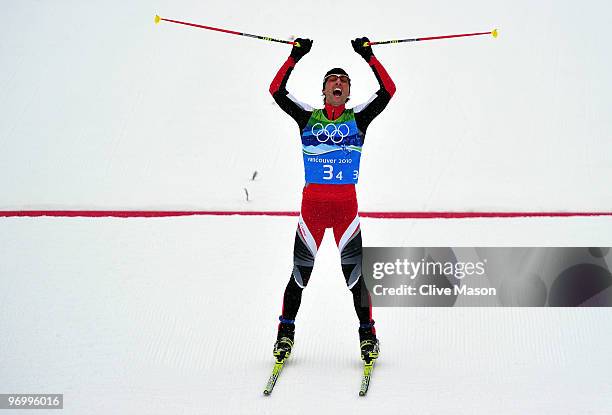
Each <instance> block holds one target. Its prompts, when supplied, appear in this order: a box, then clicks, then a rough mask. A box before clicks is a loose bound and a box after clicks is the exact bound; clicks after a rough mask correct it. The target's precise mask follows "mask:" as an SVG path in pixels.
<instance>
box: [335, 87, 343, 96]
mask: <svg viewBox="0 0 612 415" xmlns="http://www.w3.org/2000/svg"><path fill="white" fill-rule="evenodd" d="M333 94H334V96H335V97H339V96H341V95H342V89H340V88H336V89H334V92H333Z"/></svg>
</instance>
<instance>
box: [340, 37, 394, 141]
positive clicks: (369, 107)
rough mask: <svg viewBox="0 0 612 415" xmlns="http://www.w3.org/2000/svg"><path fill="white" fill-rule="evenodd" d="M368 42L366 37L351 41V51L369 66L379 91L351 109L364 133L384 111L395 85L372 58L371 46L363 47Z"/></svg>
mask: <svg viewBox="0 0 612 415" xmlns="http://www.w3.org/2000/svg"><path fill="white" fill-rule="evenodd" d="M369 41H370V40H369V39H368V38H367V37H362V38H357V39H355V40H352V41H351V44H352V45H353V49H354V50H355V52H357V53H358V54H359V55H361V57H362V58H363V59H364V60H365V61H366V62H367V63H368V65H370V68H372V71H373V72H374V76H376V79H377V80H378V85H379V89H378V91H376V93H375V94H374V95H372V97H371V98H370V99H369V100H368V101H367V102H365V103H363V104H361V105H358V106H356V107H355V108H353V110H354V111H355V118H356V120H357V124H358V125H359V128H360V129H361V130H362V131H363V132H364V133H365V131H366V129H367V128H368V125H370V123H371V122H372V120H373V119H374V118H376V116H377V115H378V114H380V113H381V112H382V110H384V109H385V107H386V106H387V104H388V103H389V101H390V100H391V97H392V96H393V95H394V94H395V83H393V80H392V79H391V77H390V76H389V74H388V73H387V70H386V69H385V68H384V67H383V66H382V64H381V63H380V61H379V60H378V59H377V58H376V56H374V52H373V51H372V47H371V46H364V43H365V42H369Z"/></svg>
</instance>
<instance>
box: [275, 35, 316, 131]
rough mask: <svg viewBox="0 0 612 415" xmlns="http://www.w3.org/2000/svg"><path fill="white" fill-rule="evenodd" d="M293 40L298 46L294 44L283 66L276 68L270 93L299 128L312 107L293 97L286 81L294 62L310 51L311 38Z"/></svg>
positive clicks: (304, 123) (306, 119)
mask: <svg viewBox="0 0 612 415" xmlns="http://www.w3.org/2000/svg"><path fill="white" fill-rule="evenodd" d="M295 41H296V42H298V43H299V45H300V46H297V45H294V46H293V49H291V55H289V57H288V58H287V60H286V61H285V63H283V66H281V68H280V69H279V70H278V72H277V73H276V76H275V77H274V79H273V80H272V83H271V84H270V94H272V97H273V98H274V101H276V103H277V104H278V106H279V107H281V109H282V110H283V111H285V112H286V113H287V114H289V115H290V116H291V117H292V118H293V119H294V120H295V121H296V122H297V123H298V125H299V126H300V130H301V129H303V128H304V127H305V126H306V124H307V123H308V119H309V118H310V115H311V114H312V110H313V109H312V108H311V107H310V106H309V105H307V104H304V103H302V102H300V101H298V100H297V99H295V98H294V97H293V95H291V94H290V93H289V91H287V81H288V80H289V76H291V71H293V68H294V67H295V65H296V63H297V62H298V61H299V60H300V59H302V57H304V55H306V54H307V53H308V52H310V48H312V40H310V39H302V38H297V39H295Z"/></svg>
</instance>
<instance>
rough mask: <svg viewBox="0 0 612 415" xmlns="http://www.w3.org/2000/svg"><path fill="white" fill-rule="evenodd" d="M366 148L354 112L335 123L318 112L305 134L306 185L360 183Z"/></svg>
mask: <svg viewBox="0 0 612 415" xmlns="http://www.w3.org/2000/svg"><path fill="white" fill-rule="evenodd" d="M362 145H363V138H362V136H361V133H360V132H359V130H358V129H357V124H356V123H355V116H354V113H353V111H352V110H347V111H345V112H344V114H343V115H342V116H341V117H340V118H338V119H336V120H334V121H330V120H328V119H327V118H325V115H324V114H323V111H322V110H315V111H314V112H313V115H312V116H311V118H310V120H309V121H308V125H307V126H306V127H305V128H304V130H303V131H302V152H303V156H304V171H305V178H306V183H327V184H356V183H357V181H358V180H359V162H360V160H361V148H362Z"/></svg>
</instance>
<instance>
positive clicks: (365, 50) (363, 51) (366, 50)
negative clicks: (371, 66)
mask: <svg viewBox="0 0 612 415" xmlns="http://www.w3.org/2000/svg"><path fill="white" fill-rule="evenodd" d="M369 41H370V39H368V38H367V37H358V38H357V39H355V40H351V45H353V49H355V52H357V53H358V54H360V55H361V57H362V58H363V59H365V60H366V62H368V61H369V60H370V58H371V57H372V56H374V52H372V46H370V45H368V46H363V44H364V43H365V42H369Z"/></svg>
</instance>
